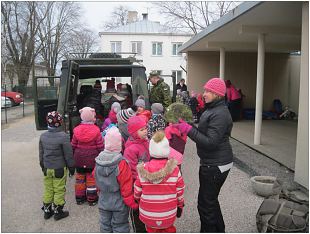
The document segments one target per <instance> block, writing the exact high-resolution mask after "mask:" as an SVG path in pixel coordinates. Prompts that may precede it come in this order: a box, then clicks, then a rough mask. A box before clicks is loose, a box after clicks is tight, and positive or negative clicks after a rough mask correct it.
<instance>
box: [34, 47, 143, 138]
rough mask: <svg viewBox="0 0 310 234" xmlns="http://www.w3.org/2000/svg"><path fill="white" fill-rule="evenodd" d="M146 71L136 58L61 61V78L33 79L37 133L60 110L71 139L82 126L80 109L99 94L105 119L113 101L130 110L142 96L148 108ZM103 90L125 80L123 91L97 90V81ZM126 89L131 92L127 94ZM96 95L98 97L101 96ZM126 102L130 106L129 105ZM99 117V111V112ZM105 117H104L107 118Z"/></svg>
mask: <svg viewBox="0 0 310 234" xmlns="http://www.w3.org/2000/svg"><path fill="white" fill-rule="evenodd" d="M145 70H146V69H145V67H144V66H143V65H140V64H138V63H137V61H136V60H135V58H134V57H127V58H122V57H121V56H120V55H117V54H106V53H100V54H94V53H93V54H91V55H90V56H89V57H88V58H74V59H73V58H72V59H68V60H64V61H62V66H61V75H60V77H42V76H34V77H33V89H34V90H33V92H34V107H35V121H36V128H37V130H44V129H47V124H46V121H45V118H46V115H47V113H48V112H50V111H53V110H57V111H58V112H59V113H60V114H62V116H63V118H64V124H63V128H64V131H65V132H67V133H70V136H71V137H72V134H73V128H74V127H75V126H76V125H78V124H79V123H80V117H79V116H80V115H79V109H81V108H82V107H83V106H85V99H86V97H87V95H88V97H89V95H92V94H93V93H94V92H96V93H97V94H98V92H99V94H98V95H100V101H101V104H102V107H103V110H101V111H103V112H101V114H102V115H105V116H106V115H107V113H108V111H109V108H110V106H111V104H112V103H111V102H112V101H111V100H117V101H119V102H120V103H122V107H123V108H126V107H129V106H128V103H134V102H135V101H136V99H137V98H138V97H139V96H140V95H143V96H144V98H145V103H146V107H147V108H149V96H148V88H147V78H146V74H145ZM96 80H99V81H100V82H101V83H102V86H103V87H104V86H105V83H108V82H109V83H111V82H112V81H113V80H114V81H115V86H116V84H117V83H118V81H120V80H122V81H124V80H125V82H126V83H127V84H124V83H122V84H121V85H119V86H117V87H118V88H120V89H118V88H117V89H116V87H115V90H113V89H106V90H105V89H102V90H98V89H96V90H95V89H94V87H93V86H94V84H95V81H96ZM126 88H128V89H130V90H128V89H127V90H126ZM98 95H97V96H98ZM126 101H127V102H126ZM96 113H97V110H96ZM105 116H104V117H105Z"/></svg>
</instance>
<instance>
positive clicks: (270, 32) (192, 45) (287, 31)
mask: <svg viewBox="0 0 310 234" xmlns="http://www.w3.org/2000/svg"><path fill="white" fill-rule="evenodd" d="M302 3H303V2H297V1H295V2H244V3H242V4H240V5H239V6H237V7H236V8H235V9H233V10H231V11H230V12H229V13H227V14H226V15H224V16H223V17H221V18H220V19H219V20H217V21H216V22H214V23H212V24H211V25H209V26H208V27H207V28H206V29H205V30H203V31H201V32H200V33H198V34H197V35H195V36H194V37H192V38H191V39H190V40H189V41H187V42H186V43H184V44H183V45H182V46H181V47H180V48H179V51H180V52H188V51H218V50H219V48H221V47H223V48H225V50H226V51H245V52H254V51H257V35H258V34H259V33H264V34H265V35H266V36H265V48H266V52H279V53H289V52H294V51H300V46H301V22H302V19H301V17H302Z"/></svg>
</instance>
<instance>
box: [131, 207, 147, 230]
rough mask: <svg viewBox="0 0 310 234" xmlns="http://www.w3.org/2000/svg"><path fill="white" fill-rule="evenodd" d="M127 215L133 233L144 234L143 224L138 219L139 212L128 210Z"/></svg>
mask: <svg viewBox="0 0 310 234" xmlns="http://www.w3.org/2000/svg"><path fill="white" fill-rule="evenodd" d="M129 215H130V219H131V225H132V228H133V231H134V232H138V233H145V232H146V228H145V224H144V223H143V222H142V221H141V220H140V218H139V210H133V209H130V212H129Z"/></svg>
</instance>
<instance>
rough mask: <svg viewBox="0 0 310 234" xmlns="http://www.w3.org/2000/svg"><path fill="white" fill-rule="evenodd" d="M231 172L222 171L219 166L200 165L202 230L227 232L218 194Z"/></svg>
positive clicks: (199, 201) (199, 200)
mask: <svg viewBox="0 0 310 234" xmlns="http://www.w3.org/2000/svg"><path fill="white" fill-rule="evenodd" d="M228 173H229V170H228V171H225V172H223V173H221V171H220V169H219V168H218V167H217V166H200V169H199V183H200V187H199V194H198V212H199V216H200V222H201V228H200V232H213V233H214V232H222V233H223V232H225V224H224V220H223V216H222V212H221V207H220V204H219V201H218V195H219V193H220V190H221V187H222V185H223V184H224V182H225V180H226V177H227V175H228Z"/></svg>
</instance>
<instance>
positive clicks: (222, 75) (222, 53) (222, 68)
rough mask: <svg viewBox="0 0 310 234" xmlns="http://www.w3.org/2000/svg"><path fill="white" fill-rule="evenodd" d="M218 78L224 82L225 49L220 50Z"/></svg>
mask: <svg viewBox="0 0 310 234" xmlns="http://www.w3.org/2000/svg"><path fill="white" fill-rule="evenodd" d="M220 78H221V79H222V80H225V49H224V48H223V47H221V48H220Z"/></svg>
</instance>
